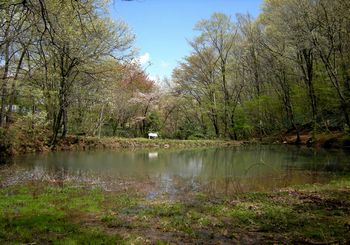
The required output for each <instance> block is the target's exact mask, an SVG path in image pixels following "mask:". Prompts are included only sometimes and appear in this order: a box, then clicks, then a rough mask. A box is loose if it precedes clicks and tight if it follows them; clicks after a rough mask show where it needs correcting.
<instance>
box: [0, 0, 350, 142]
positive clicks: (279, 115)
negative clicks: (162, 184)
mask: <svg viewBox="0 0 350 245" xmlns="http://www.w3.org/2000/svg"><path fill="white" fill-rule="evenodd" d="M108 4H109V3H108V1H103V0H86V1H67V0H52V1H44V0H1V1H0V16H1V17H0V75H1V84H0V86H1V88H0V89H1V105H0V126H1V128H0V138H1V141H2V147H5V148H6V147H8V146H9V145H15V144H18V143H21V142H24V141H26V142H36V144H37V143H38V142H44V143H42V144H47V145H55V144H56V142H57V141H58V140H60V139H62V138H64V137H66V136H67V135H78V136H96V137H104V136H116V137H126V138H133V137H146V136H147V133H148V132H158V133H159V134H160V135H161V137H163V138H173V139H233V140H242V139H251V138H260V139H261V138H264V137H268V136H271V135H280V134H284V133H287V132H294V133H295V134H296V135H297V139H296V142H297V141H299V140H300V137H299V135H300V133H302V132H305V131H307V132H311V133H312V134H313V135H315V134H316V133H322V132H334V131H336V132H342V133H345V134H348V132H349V128H350V118H349V113H350V2H348V1H343V0H265V1H264V2H263V5H262V11H261V13H260V15H259V16H258V17H257V18H256V19H254V18H253V17H252V16H250V15H249V14H235V13H232V14H233V16H228V15H225V14H222V13H213V15H212V16H211V17H210V18H209V19H203V20H199V21H198V23H197V24H196V26H194V27H193V28H194V29H195V30H196V32H197V36H196V37H195V38H193V39H192V40H190V41H189V44H188V45H190V47H191V50H192V51H191V52H190V53H189V54H188V55H187V56H186V57H184V58H183V59H182V61H181V62H179V64H178V66H177V67H176V68H175V69H174V71H173V74H172V77H171V78H167V79H164V80H162V81H153V80H151V79H150V78H149V76H148V74H147V71H146V70H145V68H144V67H142V66H141V64H140V63H139V62H138V60H137V49H136V47H135V44H134V41H135V34H134V33H132V32H131V30H130V29H129V27H128V25H127V23H124V22H122V21H114V20H112V19H111V18H110V17H109V15H108ZM234 14H235V15H234ZM169 48H171V47H169Z"/></svg>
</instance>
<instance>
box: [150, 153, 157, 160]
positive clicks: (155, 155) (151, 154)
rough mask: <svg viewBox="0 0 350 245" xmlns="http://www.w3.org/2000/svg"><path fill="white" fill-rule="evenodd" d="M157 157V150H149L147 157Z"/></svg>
mask: <svg viewBox="0 0 350 245" xmlns="http://www.w3.org/2000/svg"><path fill="white" fill-rule="evenodd" d="M157 157H158V152H149V153H148V158H149V159H153V158H157Z"/></svg>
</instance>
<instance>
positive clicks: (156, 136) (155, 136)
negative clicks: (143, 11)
mask: <svg viewBox="0 0 350 245" xmlns="http://www.w3.org/2000/svg"><path fill="white" fill-rule="evenodd" d="M151 138H153V139H154V138H158V134H157V133H148V139H151Z"/></svg>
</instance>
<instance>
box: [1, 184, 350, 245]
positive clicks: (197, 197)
mask: <svg viewBox="0 0 350 245" xmlns="http://www.w3.org/2000/svg"><path fill="white" fill-rule="evenodd" d="M0 210H1V211H0V242H1V244H16V243H31V244H47V243H53V244H84V243H85V244H116V243H118V244H123V243H124V244H131V243H133V244H147V243H150V244H167V243H175V242H176V243H181V242H185V243H187V242H188V243H197V242H198V243H201V242H203V243H206V244H208V243H209V244H218V243H233V242H242V243H259V244H260V243H274V242H282V243H341V244H345V243H348V242H349V241H350V181H349V179H342V180H338V181H336V182H332V183H330V184H327V185H307V186H300V187H295V188H289V189H285V190H281V191H278V192H273V193H272V192H270V193H246V194H238V195H235V196H231V197H216V198H214V197H209V196H206V195H205V194H203V193H197V194H194V195H193V196H190V197H189V196H187V197H184V198H183V199H178V200H169V198H167V197H166V196H163V197H160V198H157V199H147V198H146V197H145V196H143V195H141V194H138V193H130V192H128V193H126V192H118V193H110V192H109V193H106V192H103V191H101V190H86V189H84V188H81V187H74V186H72V185H71V184H64V185H61V186H57V185H53V184H48V183H42V182H41V183H33V182H32V183H31V184H28V185H25V186H24V185H20V186H11V187H6V188H2V189H1V190H0Z"/></svg>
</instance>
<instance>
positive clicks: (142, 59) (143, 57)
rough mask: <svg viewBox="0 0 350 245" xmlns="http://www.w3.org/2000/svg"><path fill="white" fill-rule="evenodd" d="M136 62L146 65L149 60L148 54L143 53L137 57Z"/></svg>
mask: <svg viewBox="0 0 350 245" xmlns="http://www.w3.org/2000/svg"><path fill="white" fill-rule="evenodd" d="M138 60H139V62H140V64H141V65H146V64H147V63H148V62H149V61H150V60H151V57H150V55H149V53H144V54H143V55H141V56H140V57H139V59H138Z"/></svg>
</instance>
